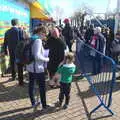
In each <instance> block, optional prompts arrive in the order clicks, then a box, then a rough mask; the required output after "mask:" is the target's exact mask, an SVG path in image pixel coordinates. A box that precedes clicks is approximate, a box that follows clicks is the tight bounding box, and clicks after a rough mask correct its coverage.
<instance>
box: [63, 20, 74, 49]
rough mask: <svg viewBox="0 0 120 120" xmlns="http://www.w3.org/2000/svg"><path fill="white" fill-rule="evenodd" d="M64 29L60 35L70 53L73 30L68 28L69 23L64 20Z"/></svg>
mask: <svg viewBox="0 0 120 120" xmlns="http://www.w3.org/2000/svg"><path fill="white" fill-rule="evenodd" d="M64 23H65V27H64V29H63V31H62V34H63V36H64V39H65V41H66V44H67V46H68V48H69V50H70V51H72V42H73V30H72V28H71V26H70V21H69V19H65V20H64Z"/></svg>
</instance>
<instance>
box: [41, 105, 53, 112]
mask: <svg viewBox="0 0 120 120" xmlns="http://www.w3.org/2000/svg"><path fill="white" fill-rule="evenodd" d="M50 108H51V106H50V105H46V106H45V107H43V108H42V112H47V111H48V110H49V109H50Z"/></svg>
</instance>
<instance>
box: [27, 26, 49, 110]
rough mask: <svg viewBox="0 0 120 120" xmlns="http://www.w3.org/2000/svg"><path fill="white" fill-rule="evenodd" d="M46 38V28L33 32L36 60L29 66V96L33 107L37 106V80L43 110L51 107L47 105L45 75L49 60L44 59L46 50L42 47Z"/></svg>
mask: <svg viewBox="0 0 120 120" xmlns="http://www.w3.org/2000/svg"><path fill="white" fill-rule="evenodd" d="M45 37H46V29H45V27H44V26H41V27H39V28H36V29H35V30H34V31H33V36H32V40H34V43H33V45H32V54H33V56H34V59H35V60H34V61H33V62H32V63H31V64H29V65H27V70H28V72H29V96H30V101H31V104H32V106H33V107H35V106H36V105H37V103H36V101H35V98H34V84H35V80H37V81H38V85H39V91H40V98H41V103H42V108H43V109H46V108H48V107H49V106H48V105H47V104H46V90H45V73H44V62H48V61H49V58H48V57H44V49H43V45H42V40H43V39H44V38H45Z"/></svg>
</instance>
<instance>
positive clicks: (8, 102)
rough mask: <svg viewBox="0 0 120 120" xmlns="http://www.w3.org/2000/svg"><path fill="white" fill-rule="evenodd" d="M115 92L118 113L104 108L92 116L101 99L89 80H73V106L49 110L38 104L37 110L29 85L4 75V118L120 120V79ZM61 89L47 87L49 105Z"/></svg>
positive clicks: (0, 111) (0, 112) (0, 81)
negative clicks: (32, 102)
mask: <svg viewBox="0 0 120 120" xmlns="http://www.w3.org/2000/svg"><path fill="white" fill-rule="evenodd" d="M116 85H117V86H116V87H115V89H114V93H113V104H112V106H111V109H112V110H113V111H114V112H115V115H114V116H109V115H110V114H109V113H108V112H107V111H106V110H105V109H104V108H101V109H99V111H97V112H96V113H95V114H93V115H92V116H91V118H90V117H89V112H90V111H91V109H92V108H94V107H95V106H96V105H97V104H98V102H97V98H96V97H95V95H94V94H93V93H92V92H91V89H90V86H89V84H88V82H87V81H86V80H80V81H77V82H73V84H72V92H71V101H70V106H69V108H68V109H67V110H63V109H56V108H54V107H53V108H51V109H50V110H48V111H47V112H42V111H41V107H40V106H38V107H37V109H36V110H33V108H31V104H30V101H29V97H28V90H27V89H28V84H26V85H25V86H24V87H19V86H18V84H17V81H11V80H9V77H4V78H0V120H88V119H91V120H93V119H94V120H97V119H100V120H120V102H119V100H120V91H119V89H120V81H119V80H118V81H117V84H116ZM58 93H59V89H48V90H47V102H48V104H49V103H50V104H51V103H54V102H56V100H57V96H58Z"/></svg>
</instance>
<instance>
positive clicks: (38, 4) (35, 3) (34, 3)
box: [32, 1, 44, 11]
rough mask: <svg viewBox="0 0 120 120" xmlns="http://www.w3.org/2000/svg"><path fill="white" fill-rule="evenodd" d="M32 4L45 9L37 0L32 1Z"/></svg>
mask: <svg viewBox="0 0 120 120" xmlns="http://www.w3.org/2000/svg"><path fill="white" fill-rule="evenodd" d="M32 5H33V6H35V7H37V8H39V9H41V10H43V11H44V9H43V7H42V6H41V5H40V3H39V2H37V1H35V2H33V3H32Z"/></svg>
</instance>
